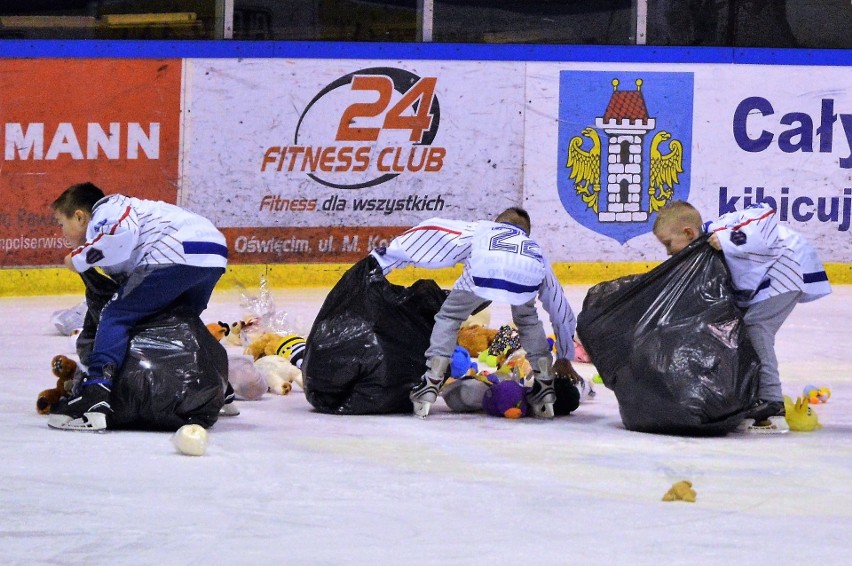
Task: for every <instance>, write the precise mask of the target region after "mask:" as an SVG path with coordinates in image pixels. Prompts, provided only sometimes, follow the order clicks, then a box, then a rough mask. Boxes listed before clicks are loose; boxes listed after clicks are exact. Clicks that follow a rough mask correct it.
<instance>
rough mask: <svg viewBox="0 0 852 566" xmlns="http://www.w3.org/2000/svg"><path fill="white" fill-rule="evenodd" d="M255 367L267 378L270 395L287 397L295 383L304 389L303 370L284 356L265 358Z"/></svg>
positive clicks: (257, 361) (256, 363)
mask: <svg viewBox="0 0 852 566" xmlns="http://www.w3.org/2000/svg"><path fill="white" fill-rule="evenodd" d="M254 367H256V368H257V369H258V371H259V372H260V373H261V374H262V375H263V376H264V377H265V378H266V384H267V386H268V387H269V392H270V393H275V394H276V395H287V394H288V393H290V390H292V389H293V383H295V384H296V385H298V386H299V387H301V388H302V389H304V385H303V384H302V370H300V369H299V368H297V367H296V366H294V365H293V364H291V363H290V361H289V360H287V359H286V358H284V357H282V356H263V357H262V358H258V359H257V360H256V361H255V362H254Z"/></svg>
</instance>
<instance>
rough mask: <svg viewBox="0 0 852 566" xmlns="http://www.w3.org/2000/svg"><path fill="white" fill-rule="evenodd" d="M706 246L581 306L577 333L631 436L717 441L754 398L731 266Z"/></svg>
mask: <svg viewBox="0 0 852 566" xmlns="http://www.w3.org/2000/svg"><path fill="white" fill-rule="evenodd" d="M706 241H707V237H706V236H705V237H702V238H700V239H698V240H696V241H695V242H693V243H692V244H690V245H689V246H688V247H687V248H685V249H684V250H682V251H681V252H680V253H678V254H676V255H674V256H672V257H671V258H669V260H668V261H666V262H664V263H663V264H661V265H660V266H658V267H657V268H655V269H653V270H652V271H650V272H648V273H645V274H642V275H632V276H628V277H623V278H620V279H616V280H613V281H607V282H604V283H600V284H598V285H596V286H594V287H592V288H591V289H590V290H589V292H588V294H587V295H586V298H585V299H584V301H583V309H582V311H581V312H580V314H579V316H578V317H577V334H578V336H579V338H580V340H581V341H582V343H583V346H584V347H585V349H586V351H587V352H588V353H589V356H590V357H591V360H592V363H593V364H594V365H595V367H596V368H597V370H598V372H599V373H600V376H601V379H602V380H603V383H604V385H605V386H606V387H607V388H609V389H611V390H612V391H613V392H614V393H615V396H616V399H617V400H618V408H619V412H620V414H621V420H622V422H623V423H624V426H625V427H626V428H628V429H629V430H635V431H641V432H654V433H664V434H686V435H722V434H725V433H727V432H730V431H732V430H733V429H734V428H736V426H737V424H739V422H740V421H741V420H742V418H743V414H744V412H745V410H746V408H747V407H749V406H750V405H751V404H752V403H753V402H754V400H755V399H756V394H757V383H758V376H757V372H758V369H759V365H760V362H759V360H758V358H757V354H756V353H755V351H754V348H753V347H752V345H751V342H750V341H749V339H748V336H747V334H746V329H745V326H744V324H743V322H742V311H741V310H740V309H739V308H738V307H737V306H736V304H735V302H734V290H733V287H732V286H731V283H730V275H729V273H728V269H727V266H726V265H725V262H724V260H723V259H722V257H721V254H719V253H718V252H716V251H715V250H713V249H712V248H711V247H710V246H709V245H707V243H706Z"/></svg>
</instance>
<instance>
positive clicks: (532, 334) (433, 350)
mask: <svg viewBox="0 0 852 566" xmlns="http://www.w3.org/2000/svg"><path fill="white" fill-rule="evenodd" d="M484 302H485V299H483V298H482V297H478V296H477V295H475V294H473V293H471V292H470V291H462V290H460V289H453V290H452V291H450V294H449V296H447V300H445V301H444V306H442V307H441V310H440V311H439V312H438V314H436V315H435V326H434V327H433V328H432V337H431V338H430V339H429V349H428V350H426V361H427V363H428V361H429V359H430V358H432V357H434V356H441V357H445V358H450V357H452V355H453V350H455V348H456V344H457V343H458V337H459V329H460V328H461V325H462V323H463V322H464V321H465V320H467V318H468V317H469V316H470V313H472V312H473V311H474V310H475V309H476V307H478V306H479V305H481V304H482V303H484ZM512 321H513V322H514V323H515V326H516V327H517V328H518V334H519V335H520V339H521V347H523V349H524V350H526V352H527V360H528V361H529V362H530V364H531V365H532V367H534V368H537V367H538V365H537V363H538V359H539V358H544V357H547V358H550V345H549V344H548V343H547V335H546V334H545V333H544V326H543V325H542V323H541V320H539V318H538V311H537V310H536V306H535V299H532V300H530V301H529V302H527V303H524V304H522V305H512Z"/></svg>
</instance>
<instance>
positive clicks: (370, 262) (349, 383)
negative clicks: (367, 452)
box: [302, 256, 447, 415]
mask: <svg viewBox="0 0 852 566" xmlns="http://www.w3.org/2000/svg"><path fill="white" fill-rule="evenodd" d="M446 296H447V294H446V292H445V291H443V290H442V289H441V288H440V287H438V285H437V284H436V283H435V282H434V281H431V280H420V281H417V282H415V283H414V284H413V285H412V286H411V287H402V286H399V285H394V284H392V283H390V282H388V281H387V279H385V277H384V275H382V270H381V269H380V268H379V265H378V263H377V262H376V260H375V259H374V258H373V257H372V256H367V257H365V258H364V259H362V260H361V261H359V262H358V263H356V264H355V265H353V266H352V267H351V268H350V269H349V270H348V271H347V272H346V273H345V274H344V275H343V277H342V278H341V279H340V281H338V283H337V285H335V286H334V288H333V289H332V290H331V292H330V293H329V294H328V296H327V297H326V299H325V302H324V303H323V305H322V308H321V309H320V311H319V314H317V318H316V320H315V321H314V324H313V328H311V332H310V334H309V335H308V338H307V341H306V347H305V357H304V361H303V362H302V377H303V379H304V384H305V397H306V398H307V400H308V402H309V403H310V404H311V405H313V407H314V408H315V409H316V410H318V411H320V412H323V413H336V414H342V415H354V414H381V413H405V412H411V411H412V405H411V401H410V400H409V399H408V394H409V392H410V391H411V388H412V387H414V386H415V385H416V384H418V383H419V382H420V377H421V376H422V375H423V372H424V371H426V360H425V358H424V354H425V352H426V349H427V348H428V347H429V337H430V335H431V333H432V327H433V326H434V324H435V314H437V312H438V310H439V309H440V308H441V305H442V304H443V302H444V299H445V298H446Z"/></svg>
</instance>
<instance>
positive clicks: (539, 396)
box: [526, 358, 556, 419]
mask: <svg viewBox="0 0 852 566" xmlns="http://www.w3.org/2000/svg"><path fill="white" fill-rule="evenodd" d="M551 365H552V362H551V361H550V360H549V359H548V358H539V359H538V369H537V370H535V371H534V372H533V380H534V381H533V386H532V387H531V388H530V390H529V391H528V392H527V394H526V398H527V404H528V405H529V406H530V409H531V411H532V414H533V416H534V417H537V418H540V419H552V418H553V414H554V413H553V404H554V403H556V391H555V390H554V389H553V373H552V371H551Z"/></svg>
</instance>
